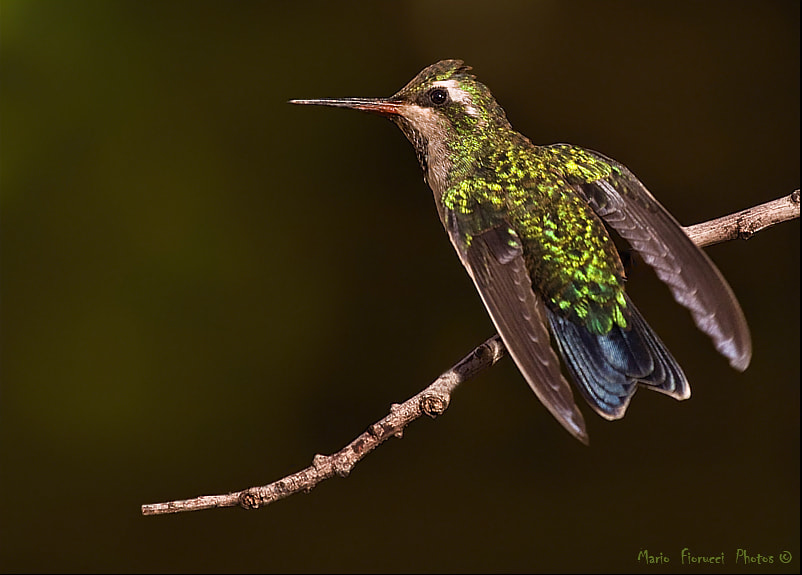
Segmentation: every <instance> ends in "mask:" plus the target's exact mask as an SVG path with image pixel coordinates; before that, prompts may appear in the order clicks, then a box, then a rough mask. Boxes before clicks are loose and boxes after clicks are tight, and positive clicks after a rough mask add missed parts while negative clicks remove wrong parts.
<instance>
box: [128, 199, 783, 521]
mask: <svg viewBox="0 0 802 575" xmlns="http://www.w3.org/2000/svg"><path fill="white" fill-rule="evenodd" d="M797 218H799V190H797V191H795V192H794V193H792V194H790V195H788V196H786V197H784V198H779V199H777V200H774V201H771V202H767V203H765V204H761V205H759V206H755V207H753V208H749V209H746V210H743V211H740V212H737V213H734V214H730V215H728V216H724V217H722V218H718V219H715V220H711V221H709V222H704V223H701V224H696V225H694V226H689V227H686V228H684V229H685V232H686V233H687V234H688V236H689V237H690V238H691V240H693V241H694V242H695V243H696V244H697V245H699V246H709V245H712V244H716V243H719V242H724V241H728V240H733V239H738V238H740V239H749V238H750V237H752V235H754V234H755V233H757V232H759V231H761V230H763V229H765V228H768V227H770V226H773V225H775V224H778V223H780V222H785V221H788V220H793V219H797ZM505 353H506V349H505V348H504V344H503V343H502V342H501V338H500V337H499V336H498V335H494V336H493V337H491V338H490V339H488V340H487V341H486V342H484V343H483V344H482V345H480V346H479V347H477V348H476V349H474V350H473V351H472V352H471V353H469V354H468V355H467V356H465V357H464V358H463V359H462V360H460V361H459V362H458V363H457V364H456V365H454V367H452V368H451V369H449V370H448V371H447V372H445V373H443V374H442V375H441V376H440V377H438V378H437V379H436V380H435V381H434V382H433V383H432V384H431V385H430V386H429V387H427V388H426V389H424V390H423V391H421V392H420V393H418V394H417V395H415V396H413V397H411V398H410V399H408V400H406V401H405V402H404V403H400V404H398V403H396V404H393V406H392V407H391V408H390V413H389V415H387V416H386V417H385V418H384V419H382V420H381V421H379V422H377V423H374V424H373V425H371V426H370V427H369V428H368V430H367V431H365V432H364V433H362V434H361V435H360V436H359V437H357V438H356V439H355V440H353V441H352V442H351V443H349V444H348V445H346V446H345V447H344V448H343V449H342V450H340V451H338V452H337V453H335V454H333V455H315V457H314V459H313V461H312V465H310V466H309V467H307V468H306V469H303V470H301V471H299V472H297V473H293V474H292V475H288V476H287V477H284V478H283V479H279V480H278V481H274V482H273V483H270V484H268V485H264V486H262V487H251V488H249V489H244V490H242V491H235V492H232V493H228V494H226V495H206V496H202V497H195V498H193V499H184V500H181V501H169V502H166V503H154V504H150V505H143V506H142V514H143V515H163V514H167V513H179V512H182V511H197V510H199V509H211V508H214V507H236V506H240V507H243V508H245V509H258V508H259V507H265V506H266V505H269V504H270V503H273V502H274V501H278V500H279V499H284V498H285V497H289V496H290V495H293V494H295V493H299V492H304V493H308V492H309V491H311V490H312V488H313V487H315V486H316V485H317V484H318V483H320V482H322V481H324V480H326V479H329V478H331V477H334V476H335V475H337V476H339V477H347V476H348V474H349V473H350V472H351V470H352V469H353V468H354V466H355V465H356V464H357V463H359V462H360V461H361V460H362V458H363V457H365V456H366V455H367V454H368V453H370V452H371V451H373V450H374V449H376V448H377V447H378V446H379V445H381V444H382V443H384V441H386V440H387V439H389V438H391V437H398V438H400V437H401V436H402V435H403V432H404V429H405V428H406V426H407V425H409V424H410V423H412V422H413V421H415V420H416V419H418V418H419V417H421V416H422V415H423V414H426V415H428V416H429V417H432V418H435V417H437V416H438V415H441V414H442V413H443V412H445V410H446V409H447V408H448V405H449V403H450V401H451V394H452V393H453V391H454V390H455V389H456V388H457V386H459V385H460V384H461V383H462V382H464V381H467V380H468V379H470V378H472V377H473V376H475V375H476V374H477V373H479V372H480V371H482V370H484V369H487V368H488V367H490V366H492V365H493V364H495V363H496V362H497V361H498V360H500V359H501V358H502V357H504V355H505Z"/></svg>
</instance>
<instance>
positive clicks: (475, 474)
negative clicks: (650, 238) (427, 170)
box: [0, 0, 800, 572]
mask: <svg viewBox="0 0 802 575" xmlns="http://www.w3.org/2000/svg"><path fill="white" fill-rule="evenodd" d="M0 22H1V23H2V30H1V31H0V32H1V33H0V42H1V44H0V48H1V51H0V57H1V58H2V66H1V68H0V74H1V76H0V82H1V84H0V85H1V86H2V108H0V113H2V125H1V127H2V139H1V144H2V203H1V204H0V216H1V217H2V225H1V226H0V233H1V234H2V238H0V240H1V242H2V244H1V245H2V254H1V256H2V274H1V275H0V282H1V283H0V287H2V363H1V364H0V365H1V366H2V367H1V369H2V387H1V388H0V433H2V437H0V458H1V459H0V466H1V467H0V469H1V471H0V473H1V475H0V477H1V478H2V485H0V500H1V501H2V508H1V510H0V525H1V528H0V529H1V530H0V541H1V542H0V569H2V570H3V571H4V572H10V571H22V572H41V571H45V572H47V571H72V572H75V571H82V572H105V571H110V572H133V571H145V572H154V571H168V572H181V571H203V572H253V571H256V572H260V571H263V572H273V571H291V572H308V571H326V572H373V571H377V572H399V571H417V572H421V571H431V572H446V571H459V572H466V571H491V572H509V571H516V572H525V571H561V572H583V571H586V570H587V571H592V572H604V571H642V570H645V569H647V568H648V567H647V566H646V565H644V563H642V562H641V563H639V562H638V561H637V555H638V553H639V551H641V550H644V549H646V550H648V551H649V552H650V553H651V554H653V555H657V554H659V553H663V554H664V555H665V556H668V557H669V558H670V560H671V563H670V564H669V566H668V567H665V566H663V567H660V569H663V570H665V569H670V570H675V569H677V570H682V569H683V566H682V565H681V561H680V553H681V550H682V549H683V548H685V547H687V548H689V549H690V551H691V552H692V553H693V554H694V555H697V556H702V555H705V556H707V555H716V556H718V555H720V554H721V553H724V554H725V561H726V563H725V565H724V566H723V567H707V566H704V567H699V566H693V567H690V568H689V567H687V566H686V567H685V568H684V569H685V570H686V571H691V572H713V571H716V570H721V571H725V570H726V571H729V570H737V571H741V572H747V571H759V572H774V571H788V572H798V571H799V569H800V556H799V554H800V549H799V535H800V533H799V383H800V380H799V351H798V350H799V223H798V222H790V223H785V224H782V225H779V226H777V227H776V228H773V229H771V230H768V231H764V232H761V233H760V234H758V235H757V236H756V237H755V238H753V239H752V240H750V241H748V242H742V241H738V242H729V243H727V244H723V245H719V246H715V247H712V248H710V249H709V250H708V253H709V254H710V255H711V257H712V258H713V259H714V260H715V261H716V263H717V264H718V265H719V267H720V269H721V270H722V272H723V273H724V275H725V276H726V277H727V278H728V280H729V282H730V283H731V285H732V287H733V289H734V291H735V293H736V294H737V295H738V297H739V299H740V301H741V304H742V305H743V308H744V311H745V313H746V316H747V318H748V320H749V324H750V327H751V330H752V337H753V340H754V358H753V361H752V365H751V366H750V368H749V369H748V370H747V371H746V372H745V373H743V374H741V373H737V372H736V371H734V370H732V369H731V368H730V367H729V366H728V364H727V362H726V361H725V360H724V359H723V358H722V357H720V356H719V355H718V354H717V353H716V352H715V350H714V349H713V347H712V345H711V344H710V343H709V341H708V340H707V339H706V337H705V336H703V335H702V334H701V333H700V332H698V331H697V330H696V329H695V328H694V326H693V323H692V321H691V320H690V317H689V315H688V314H687V313H686V312H685V311H684V310H682V308H680V307H679V306H678V304H675V303H674V302H673V300H672V299H671V298H670V295H669V294H668V291H667V290H666V289H665V288H664V287H663V286H662V285H661V284H660V283H659V282H658V281H657V280H655V279H654V277H653V275H652V274H651V272H650V271H649V270H648V269H646V267H645V266H639V267H636V269H635V270H634V272H633V273H632V279H631V281H630V287H629V289H630V293H631V294H632V296H633V299H634V300H635V301H637V302H638V305H639V307H640V308H641V310H642V311H643V312H644V315H645V316H646V317H647V318H648V319H649V321H650V323H651V324H652V325H653V326H654V327H655V329H656V330H657V331H658V333H660V335H661V336H662V338H663V339H664V340H665V341H666V343H667V344H668V346H669V348H670V349H671V350H672V351H673V353H674V355H675V356H676V357H677V359H678V360H679V362H680V363H681V364H682V365H683V367H684V369H685V370H686V372H687V375H688V377H689V379H690V381H691V385H692V388H693V398H692V399H691V400H689V401H687V402H684V403H677V402H674V401H672V400H671V399H669V398H666V397H664V396H660V395H658V394H650V393H646V392H641V393H639V394H638V395H637V397H636V398H635V400H634V402H633V404H632V406H631V407H630V410H629V413H628V414H627V417H626V418H625V419H624V420H622V421H619V422H615V423H609V422H606V421H603V420H602V419H600V418H599V417H597V416H596V415H594V414H593V413H592V412H591V411H590V410H589V409H584V408H585V407H586V406H584V404H583V409H584V411H585V413H586V417H587V420H588V423H589V431H590V434H591V440H592V443H591V446H590V447H589V448H586V447H583V446H582V445H580V444H579V443H578V442H577V441H575V440H574V439H572V438H571V437H570V436H569V435H568V434H567V433H566V432H565V431H564V430H563V429H562V428H561V427H560V426H559V425H558V424H557V423H556V422H555V421H554V420H553V419H552V418H551V417H550V416H549V414H548V413H547V411H546V410H545V409H543V407H542V406H541V405H540V404H539V403H538V401H537V399H536V398H535V396H534V395H533V394H532V393H531V392H530V390H529V388H528V386H527V385H526V383H525V382H524V381H523V379H522V378H521V376H520V375H519V374H518V372H517V370H516V369H515V367H514V366H513V365H512V363H511V362H510V361H509V359H505V360H504V361H503V362H502V363H501V364H499V365H497V366H496V367H494V368H493V369H491V370H488V371H486V372H485V373H483V374H482V375H481V376H479V377H477V378H476V379H474V380H472V381H470V382H469V383H467V384H465V385H464V386H463V387H462V388H461V389H460V390H459V391H458V393H457V394H456V396H455V398H454V401H453V403H452V405H451V408H450V409H449V410H448V412H447V413H446V414H445V415H444V416H443V417H441V418H440V419H439V420H437V421H436V422H432V421H430V420H428V419H427V420H425V421H419V422H416V423H415V424H414V425H413V426H412V427H410V428H409V429H408V430H407V432H406V434H405V436H404V439H403V441H395V440H393V441H390V442H389V443H388V444H387V445H384V446H383V447H381V448H380V449H379V450H378V451H376V452H375V453H374V454H372V455H370V456H368V458H367V459H366V460H365V461H363V462H362V463H361V464H360V465H359V466H358V467H357V468H356V469H355V470H354V472H353V474H352V475H351V477H350V478H348V479H347V480H339V479H336V480H330V481H328V482H325V483H324V484H322V485H321V486H319V487H318V488H317V489H315V490H314V491H313V492H312V493H311V494H309V495H297V496H294V497H292V498H290V499H288V500H285V501H282V502H279V503H277V504H275V505H273V506H270V507H268V508H267V509H264V510H260V511H250V512H245V511H242V510H239V509H225V510H212V511H203V512H199V513H191V514H182V515H173V516H165V517H142V516H141V515H140V509H139V508H140V505H141V504H143V503H153V502H157V501H165V500H170V499H182V498H187V497H192V496H196V495H201V494H213V493H224V492H227V491H232V490H238V489H242V488H245V487H249V486H252V485H261V484H265V483H269V482H271V481H274V480H276V479H278V478H280V477H282V476H284V475H286V474H288V473H291V472H294V471H297V470H299V469H301V468H302V467H305V466H306V465H308V464H309V463H310V462H311V459H312V456H313V455H314V454H315V453H331V452H334V451H337V450H338V449H340V448H341V447H342V446H343V445H345V444H346V443H348V442H349V441H350V440H351V439H353V438H354V437H355V436H356V435H357V434H359V433H361V432H362V431H363V430H365V429H366V428H367V426H368V425H369V424H371V423H372V422H374V421H376V420H378V419H380V418H381V417H383V416H384V415H385V414H386V413H387V411H388V409H389V406H390V404H391V403H392V402H396V401H401V400H404V399H406V398H407V397H409V396H411V395H413V394H415V393H416V392H418V391H419V390H420V389H422V388H423V387H425V386H426V385H428V384H429V383H430V382H431V381H432V380H433V379H434V378H435V377H436V376H437V375H438V374H439V373H441V372H442V371H444V370H445V369H447V368H448V367H450V366H451V365H452V364H453V363H454V362H455V361H456V360H458V359H459V358H460V357H462V356H463V355H464V354H465V353H467V352H468V351H470V350H471V349H472V348H473V347H474V346H475V345H478V344H479V343H481V342H482V341H484V339H485V338H487V337H489V336H490V335H491V334H492V333H493V329H492V326H491V323H490V321H489V319H488V318H487V316H486V314H485V312H484V309H483V307H482V305H481V303H480V301H479V298H478V296H477V294H476V293H475V290H474V289H473V287H472V284H471V282H470V280H469V278H468V276H467V275H466V274H465V272H464V270H463V269H462V266H461V265H460V264H459V262H458V260H457V257H456V256H455V254H454V253H453V250H452V248H451V246H450V244H449V242H448V241H447V239H446V236H445V233H444V231H443V230H442V228H441V226H440V223H439V221H438V219H437V215H436V213H435V210H434V205H433V201H432V198H431V192H430V191H429V189H428V188H427V187H426V186H425V185H424V183H423V182H422V179H421V174H420V170H419V168H418V165H417V162H416V161H415V157H414V153H413V151H412V148H411V146H410V145H409V144H408V143H407V142H406V140H405V139H404V138H403V136H402V135H401V133H400V132H399V131H398V130H397V129H396V128H395V127H394V126H392V125H391V124H390V123H388V122H386V121H384V120H381V119H379V118H376V117H369V116H367V115H361V114H358V113H355V112H348V111H340V110H331V109H322V108H320V109H314V108H301V107H293V106H289V105H287V104H286V101H287V100H288V99H290V98H311V97H326V96H329V97H334V96H384V95H390V94H392V93H393V92H395V91H396V90H397V89H398V88H400V87H401V86H403V85H404V84H405V83H406V82H407V81H408V80H409V79H410V78H411V77H412V76H413V75H414V74H416V73H417V72H418V71H419V70H420V69H422V68H423V67H425V66H426V65H428V64H431V63H433V62H435V61H437V60H439V59H442V58H462V59H464V60H465V61H466V62H467V63H469V64H470V65H472V66H473V67H474V70H475V72H476V74H477V75H478V77H479V79H480V80H482V81H484V82H485V83H486V84H487V85H489V86H490V88H491V89H492V91H493V92H494V94H495V95H496V97H497V98H498V100H499V101H500V102H501V104H502V105H503V106H504V107H505V109H506V110H507V113H508V116H509V118H510V120H511V122H512V123H513V125H514V126H515V127H516V128H517V129H519V130H520V131H522V132H523V133H525V134H527V135H528V136H530V137H531V139H532V140H533V141H534V142H536V143H553V142H560V141H564V142H571V143H574V144H578V145H582V146H585V147H588V148H592V149H597V150H600V151H603V152H604V153H605V154H607V155H610V156H612V157H614V158H616V159H618V160H620V161H622V162H623V163H625V164H627V165H628V166H629V167H630V168H631V169H632V170H633V171H634V172H635V173H636V174H638V175H639V176H640V177H641V179H643V181H644V182H646V184H647V185H648V186H649V188H650V189H651V190H652V191H653V193H654V194H655V195H656V196H658V197H659V198H660V200H661V201H662V202H663V203H664V204H665V205H666V206H667V207H668V208H669V209H670V210H671V211H672V212H673V213H674V214H675V215H676V216H677V218H678V219H679V220H680V221H681V222H683V223H685V224H691V223H695V222H699V221H704V220H707V219H710V218H713V217H716V216H720V215H723V214H726V213H730V212H733V211H736V210H739V209H743V208H746V207H749V206H751V205H755V204H758V203H761V202H764V201H767V200H770V199H773V198H775V197H779V196H783V195H786V194H788V193H790V192H791V191H793V190H794V189H796V188H797V187H798V186H799V152H800V150H799V109H800V107H799V103H800V100H799V2H797V1H763V0H761V1H753V2H732V1H719V2H561V1H540V2H502V1H497V2H481V3H480V2H473V3H465V2H432V1H399V2H373V3H367V2H365V3H356V2H353V3H352V2H293V3H286V4H281V3H272V2H237V3H231V2H197V1H192V2H109V1H98V2H54V1H19V0H18V1H10V0H2V2H0ZM739 548H740V549H745V550H746V552H747V553H748V554H750V555H752V556H756V555H757V554H758V553H760V554H762V555H764V556H772V557H773V561H774V562H773V563H771V564H764V565H756V564H751V565H748V566H743V565H736V564H735V554H736V551H737V549H739ZM781 551H788V552H790V553H791V557H792V559H791V562H790V563H789V564H782V563H780V562H779V553H780V552H781Z"/></svg>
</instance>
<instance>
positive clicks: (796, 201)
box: [791, 190, 799, 205]
mask: <svg viewBox="0 0 802 575" xmlns="http://www.w3.org/2000/svg"><path fill="white" fill-rule="evenodd" d="M791 203H792V204H797V205H799V190H794V191H793V192H791Z"/></svg>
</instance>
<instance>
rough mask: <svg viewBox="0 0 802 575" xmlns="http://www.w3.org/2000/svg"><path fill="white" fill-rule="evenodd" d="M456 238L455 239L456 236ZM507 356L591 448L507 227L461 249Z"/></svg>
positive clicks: (541, 307) (541, 308)
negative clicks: (510, 357)
mask: <svg viewBox="0 0 802 575" xmlns="http://www.w3.org/2000/svg"><path fill="white" fill-rule="evenodd" d="M452 239H453V237H452ZM459 251H460V252H461V253H460V256H461V258H462V260H463V263H464V264H465V267H466V269H467V270H468V273H469V274H470V275H471V278H473V281H474V284H476V288H477V290H478V291H479V295H480V296H481V298H482V301H483V302H484V304H485V307H486V308H487V310H488V312H489V313H490V317H491V319H492V320H493V323H494V324H495V326H496V329H497V330H498V333H499V335H500V336H501V339H502V340H503V341H504V345H505V346H506V348H507V351H508V352H509V353H510V356H512V358H513V360H514V361H515V363H516V365H517V366H518V369H519V370H520V371H521V373H522V374H523V376H524V378H525V379H526V381H527V383H528V384H529V386H530V387H531V388H532V390H533V391H534V392H535V395H537V397H538V399H540V401H541V402H542V403H543V405H545V406H546V408H547V409H548V410H549V411H550V412H551V414H552V415H553V416H554V417H555V418H556V419H557V421H559V422H560V423H561V424H562V425H563V426H564V427H565V428H566V429H567V430H568V431H569V432H570V433H571V434H572V435H574V436H575V437H576V438H577V439H579V440H580V441H582V442H583V443H585V444H587V443H588V434H587V431H586V429H585V421H584V418H583V417H582V412H580V411H579V408H578V407H577V406H576V403H575V402H574V395H573V392H572V391H571V387H570V385H569V384H568V382H567V381H566V380H565V378H564V377H563V375H562V373H561V371H560V361H559V359H557V355H556V354H555V353H554V350H553V349H552V347H551V339H550V336H549V332H548V330H547V329H546V313H545V307H544V304H543V302H542V301H541V300H540V299H539V298H538V297H537V296H536V295H535V293H534V292H533V291H532V283H531V280H530V278H529V273H528V271H527V269H526V264H525V263H524V259H523V254H522V251H521V248H520V247H519V244H517V242H516V237H515V235H514V232H512V231H511V230H509V228H507V226H501V227H498V228H494V229H491V230H488V231H485V232H484V233H482V234H480V235H478V236H474V237H473V238H472V240H471V242H470V245H469V246H468V247H467V249H464V250H459Z"/></svg>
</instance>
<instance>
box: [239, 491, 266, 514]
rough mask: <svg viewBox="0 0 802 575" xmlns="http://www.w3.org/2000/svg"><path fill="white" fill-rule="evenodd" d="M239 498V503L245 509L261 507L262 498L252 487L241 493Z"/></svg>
mask: <svg viewBox="0 0 802 575" xmlns="http://www.w3.org/2000/svg"><path fill="white" fill-rule="evenodd" d="M238 499H239V505H240V507H242V508H243V509H259V504H260V503H261V501H262V498H261V497H259V496H258V495H257V494H256V493H254V492H253V490H252V489H247V490H245V491H243V492H242V493H240V495H239V497H238Z"/></svg>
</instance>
